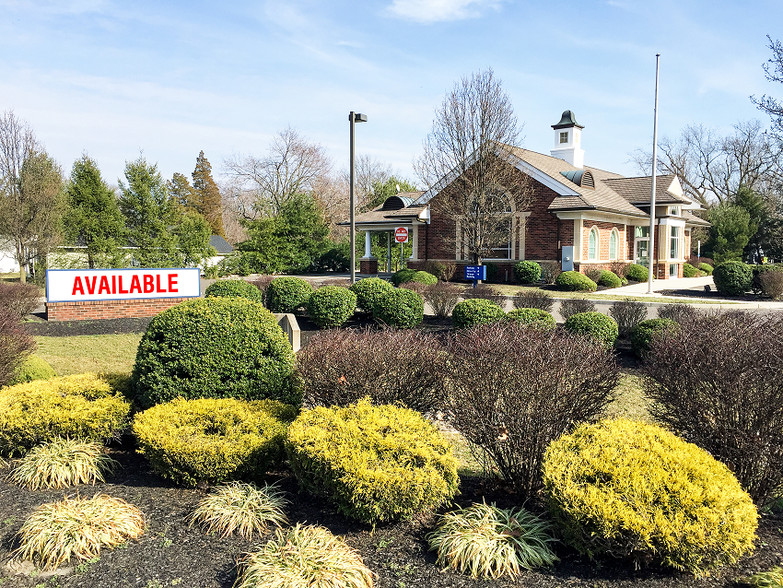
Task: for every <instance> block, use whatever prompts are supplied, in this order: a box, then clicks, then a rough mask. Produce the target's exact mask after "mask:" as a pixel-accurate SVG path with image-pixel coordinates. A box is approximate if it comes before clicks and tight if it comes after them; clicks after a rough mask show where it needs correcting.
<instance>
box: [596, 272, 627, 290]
mask: <svg viewBox="0 0 783 588" xmlns="http://www.w3.org/2000/svg"><path fill="white" fill-rule="evenodd" d="M598 285H599V286H604V287H606V288H619V287H620V286H622V285H623V281H622V280H621V279H620V276H618V275H617V274H616V273H614V272H612V271H609V270H601V276H600V277H599V278H598Z"/></svg>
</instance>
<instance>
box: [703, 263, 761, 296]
mask: <svg viewBox="0 0 783 588" xmlns="http://www.w3.org/2000/svg"><path fill="white" fill-rule="evenodd" d="M712 279H713V281H714V282H715V287H716V288H717V289H718V292H720V293H721V294H727V295H729V296H741V295H743V294H744V293H745V292H747V291H748V290H750V288H751V286H752V285H753V268H752V267H751V266H749V265H748V264H746V263H742V262H741V261H726V262H724V263H719V264H718V265H716V266H715V269H714V270H713V272H712Z"/></svg>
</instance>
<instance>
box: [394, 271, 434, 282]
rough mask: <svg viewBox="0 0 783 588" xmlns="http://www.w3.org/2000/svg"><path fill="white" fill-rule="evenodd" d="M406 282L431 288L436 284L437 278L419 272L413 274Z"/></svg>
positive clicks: (427, 273)
mask: <svg viewBox="0 0 783 588" xmlns="http://www.w3.org/2000/svg"><path fill="white" fill-rule="evenodd" d="M406 282H418V283H419V284H424V285H425V286H432V285H433V284H436V283H437V282H438V277H437V276H435V275H433V274H431V273H429V272H425V271H423V270H419V271H417V272H416V273H414V274H413V275H412V276H411V277H410V279H408V280H406ZM402 283H405V282H402Z"/></svg>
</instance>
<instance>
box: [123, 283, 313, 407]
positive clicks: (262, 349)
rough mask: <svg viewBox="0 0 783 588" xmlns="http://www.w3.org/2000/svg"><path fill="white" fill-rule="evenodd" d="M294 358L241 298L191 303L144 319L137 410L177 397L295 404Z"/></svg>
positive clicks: (270, 318)
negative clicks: (138, 407)
mask: <svg viewBox="0 0 783 588" xmlns="http://www.w3.org/2000/svg"><path fill="white" fill-rule="evenodd" d="M293 369H294V352H293V351H292V349H291V345H290V343H289V342H288V338H287V337H286V335H285V333H283V331H282V329H281V328H280V326H279V325H278V324H277V320H276V319H275V316H274V315H273V314H272V313H271V312H269V311H268V310H266V309H265V308H264V307H263V306H261V305H260V304H258V303H257V302H253V301H251V300H247V299H245V298H224V297H215V298H203V299H196V300H190V301H187V302H183V303H182V304H178V305H177V306H174V307H172V308H170V309H168V310H165V311H163V312H162V313H160V314H159V315H157V316H156V317H154V318H153V319H152V321H150V324H149V326H148V327H147V331H146V332H145V333H144V336H143V337H142V338H141V342H140V343H139V348H138V351H137V352H136V364H135V366H134V368H133V376H132V378H133V391H134V400H135V401H136V402H137V404H138V405H139V406H140V407H141V408H149V407H150V406H153V405H155V404H160V403H162V402H168V401H169V400H173V399H174V398H177V397H182V398H186V399H188V398H242V399H246V400H260V399H263V398H271V399H273V400H280V401H283V402H286V403H288V404H298V402H299V398H298V395H297V393H296V391H295V390H294V389H293V388H292V385H291V384H292V382H291V375H292V373H293Z"/></svg>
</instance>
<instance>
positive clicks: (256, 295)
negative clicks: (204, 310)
mask: <svg viewBox="0 0 783 588" xmlns="http://www.w3.org/2000/svg"><path fill="white" fill-rule="evenodd" d="M213 296H227V297H238V298H247V299H248V300H253V301H255V302H260V303H262V304H263V302H264V295H263V293H262V292H261V290H260V288H258V286H256V285H255V284H251V283H250V282H246V281H245V280H218V281H217V282H214V283H212V284H210V285H209V286H207V289H206V290H205V291H204V297H205V298H211V297H213Z"/></svg>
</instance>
